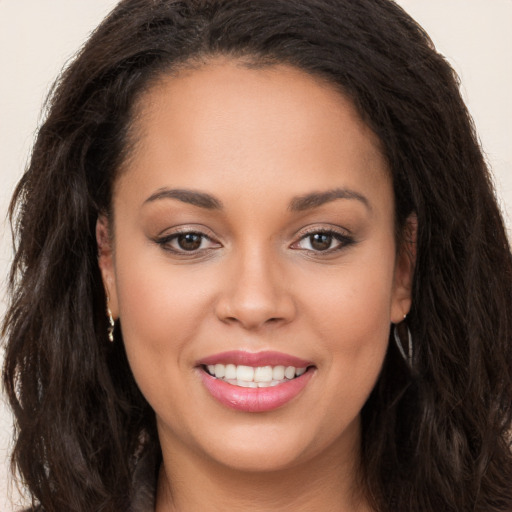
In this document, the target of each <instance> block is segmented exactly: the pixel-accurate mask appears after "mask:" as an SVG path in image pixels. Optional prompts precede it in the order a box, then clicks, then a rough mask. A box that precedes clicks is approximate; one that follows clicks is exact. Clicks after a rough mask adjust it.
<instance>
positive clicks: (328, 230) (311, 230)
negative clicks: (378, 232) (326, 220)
mask: <svg viewBox="0 0 512 512" xmlns="http://www.w3.org/2000/svg"><path fill="white" fill-rule="evenodd" d="M317 233H321V234H327V235H331V236H333V237H334V238H335V239H336V240H338V242H339V244H338V245H337V246H336V247H334V248H331V249H326V250H324V251H320V250H313V249H303V248H300V247H297V245H298V244H299V243H300V242H302V241H303V240H304V239H305V238H307V237H308V236H311V235H314V234H317ZM296 237H298V238H297V241H295V242H293V244H292V245H291V246H290V248H292V249H296V250H302V251H305V252H308V253H312V254H315V255H319V256H321V255H326V256H327V255H329V254H333V253H335V252H337V251H340V250H342V249H344V248H346V247H348V246H350V245H352V244H354V243H355V239H354V237H353V235H352V234H351V233H350V232H349V231H348V230H346V229H343V228H340V227H338V226H332V225H328V226H325V225H324V226H311V227H308V228H306V229H304V230H302V231H300V232H299V233H298V234H297V235H296Z"/></svg>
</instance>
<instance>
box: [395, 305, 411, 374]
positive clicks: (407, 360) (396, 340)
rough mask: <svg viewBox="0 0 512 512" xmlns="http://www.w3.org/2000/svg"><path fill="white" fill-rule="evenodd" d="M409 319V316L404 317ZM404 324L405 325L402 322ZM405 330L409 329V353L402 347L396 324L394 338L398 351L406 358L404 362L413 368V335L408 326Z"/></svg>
mask: <svg viewBox="0 0 512 512" xmlns="http://www.w3.org/2000/svg"><path fill="white" fill-rule="evenodd" d="M406 317H407V315H404V320H405V318H406ZM402 323H404V322H403V321H402ZM404 325H405V328H406V329H407V349H408V350H407V353H406V352H405V350H404V347H403V345H402V340H401V339H400V335H399V334H398V324H396V325H395V326H394V328H393V337H394V339H395V343H396V346H397V348H398V350H399V351H400V354H401V355H402V357H403V358H404V361H405V362H406V363H407V364H408V366H409V367H411V368H412V361H413V347H412V334H411V331H410V329H409V326H407V325H406V324H404Z"/></svg>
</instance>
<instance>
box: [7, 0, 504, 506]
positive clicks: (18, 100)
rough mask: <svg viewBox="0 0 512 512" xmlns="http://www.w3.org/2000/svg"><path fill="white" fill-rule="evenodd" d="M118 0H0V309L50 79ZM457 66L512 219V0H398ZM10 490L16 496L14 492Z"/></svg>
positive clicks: (13, 499) (14, 498)
mask: <svg viewBox="0 0 512 512" xmlns="http://www.w3.org/2000/svg"><path fill="white" fill-rule="evenodd" d="M115 3H116V2H115V1H114V0H0V77H1V78H0V317H1V316H2V315H3V312H4V311H5V286H4V284H5V283H4V282H5V279H4V276H5V275H6V274H7V271H8V270H7V269H8V264H9V260H10V257H11V253H10V236H9V231H8V227H7V225H6V222H5V212H6V210H7V205H8V201H9V197H10V195H11V193H12V190H13V187H14V185H15V183H16V181H17V180H18V179H19V177H20V175H21V173H22V170H23V168H24V166H25V164H26V162H27V158H28V154H29V151H30V147H31V143H32V138H33V134H34V132H35V130H36V127H37V125H38V121H39V119H40V108H41V105H42V102H43V100H44V98H45V96H46V93H47V91H48V88H49V86H50V84H51V83H52V81H53V79H54V78H55V77H56V76H57V74H58V73H59V71H60V69H61V68H62V66H63V65H64V63H65V62H66V61H67V60H68V59H69V58H70V57H71V56H72V55H73V54H74V52H75V51H76V50H77V49H78V48H79V47H80V45H81V44H82V43H83V42H84V40H85V39H86V37H87V34H88V33H89V32H90V31H91V30H92V28H94V27H95V26H96V25H97V24H98V22H99V21H100V20H101V19H102V18H103V17H104V16H105V15H106V14H107V13H108V12H109V10H110V9H111V8H112V7H113V6H114V5H115ZM398 3H399V4H400V5H402V6H403V7H404V8H405V9H406V10H407V11H408V12H409V13H410V14H411V15H412V16H413V17H415V18H416V19H417V20H418V21H419V22H420V23H421V24H422V25H423V26H424V28H425V29H426V30H427V32H429V34H430V35H431V37H432V39H433V40H434V42H435V44H436V46H437V47H438V49H439V50H440V51H441V52H442V53H443V54H444V55H445V56H446V57H447V58H448V60H449V61H450V62H451V64H452V65H453V66H454V67H455V69H456V70H457V71H458V72H459V74H460V76H461V78H462V83H463V94H464V97H465V99H466V101H467V104H468V106H469V109H470V111H471V113H472V115H473V117H474V119H475V122H476V125H477V128H478V131H479V133H480V137H481V141H482V146H483V148H484V150H485V152H486V154H487V158H488V161H489V163H490V164H491V166H492V168H493V170H494V174H495V178H496V185H497V191H498V196H499V197H500V198H501V204H502V207H503V211H504V213H505V215H506V219H507V222H508V226H509V229H510V227H512V220H511V219H512V95H511V94H510V92H509V91H510V89H511V86H512V30H511V28H512V0H400V1H398ZM10 429H11V418H10V415H9V413H8V412H7V411H6V410H5V408H4V407H3V406H2V404H1V403H0V511H10V510H15V509H17V508H19V507H18V506H16V505H14V504H13V503H12V501H13V502H14V503H18V504H19V501H18V500H19V498H18V495H17V493H16V491H15V490H12V488H11V487H12V486H11V485H10V484H9V477H8V465H7V462H6V460H7V455H8V451H9V443H10V440H9V439H10ZM11 498H12V500H11Z"/></svg>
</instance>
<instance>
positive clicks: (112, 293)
mask: <svg viewBox="0 0 512 512" xmlns="http://www.w3.org/2000/svg"><path fill="white" fill-rule="evenodd" d="M110 234H111V227H110V222H109V220H108V218H107V216H106V215H103V214H100V215H99V216H98V220H97V221H96V243H97V245H98V265H99V267H100V271H101V277H102V279H103V286H104V288H105V295H106V296H107V299H108V307H109V308H110V311H111V312H112V316H113V317H114V319H117V318H118V317H119V305H118V300H117V288H116V275H115V267H114V248H113V243H112V237H111V235H110Z"/></svg>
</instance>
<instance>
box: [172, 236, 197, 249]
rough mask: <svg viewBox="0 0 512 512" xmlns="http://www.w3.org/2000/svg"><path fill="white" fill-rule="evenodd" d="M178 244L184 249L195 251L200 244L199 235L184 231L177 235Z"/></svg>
mask: <svg viewBox="0 0 512 512" xmlns="http://www.w3.org/2000/svg"><path fill="white" fill-rule="evenodd" d="M178 245H179V246H180V248H181V249H183V250H185V251H195V250H196V249H199V247H200V246H201V235H198V234H197V233H185V234H183V235H179V236H178Z"/></svg>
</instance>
